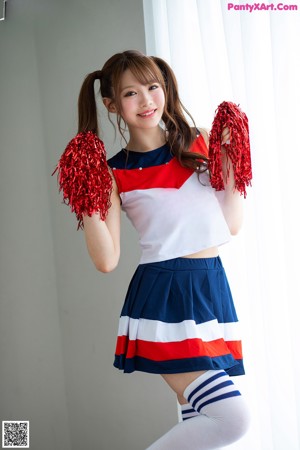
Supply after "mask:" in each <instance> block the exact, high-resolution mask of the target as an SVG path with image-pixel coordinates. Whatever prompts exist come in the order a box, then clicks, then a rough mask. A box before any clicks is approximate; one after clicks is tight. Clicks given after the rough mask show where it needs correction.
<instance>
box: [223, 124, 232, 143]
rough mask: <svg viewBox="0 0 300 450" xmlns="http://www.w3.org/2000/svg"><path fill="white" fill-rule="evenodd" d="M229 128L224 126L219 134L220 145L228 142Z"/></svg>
mask: <svg viewBox="0 0 300 450" xmlns="http://www.w3.org/2000/svg"><path fill="white" fill-rule="evenodd" d="M230 135H231V133H230V129H229V128H228V127H224V128H223V131H222V135H221V145H224V144H227V145H228V144H230Z"/></svg>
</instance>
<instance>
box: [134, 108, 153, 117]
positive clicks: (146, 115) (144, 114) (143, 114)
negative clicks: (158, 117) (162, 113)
mask: <svg viewBox="0 0 300 450" xmlns="http://www.w3.org/2000/svg"><path fill="white" fill-rule="evenodd" d="M155 112H156V109H151V111H146V112H144V113H141V114H138V116H140V117H150V116H153V114H154V113H155Z"/></svg>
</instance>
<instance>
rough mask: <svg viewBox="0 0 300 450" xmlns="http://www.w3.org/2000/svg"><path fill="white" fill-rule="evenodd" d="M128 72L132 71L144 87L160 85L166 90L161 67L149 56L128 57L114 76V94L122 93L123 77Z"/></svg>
mask: <svg viewBox="0 0 300 450" xmlns="http://www.w3.org/2000/svg"><path fill="white" fill-rule="evenodd" d="M126 70H130V72H131V73H132V75H133V76H134V77H135V78H136V79H137V80H138V82H139V83H141V84H143V85H147V84H151V83H159V84H160V85H161V86H162V88H163V89H164V90H165V82H164V78H163V76H162V73H161V71H160V69H159V67H158V66H157V65H156V64H155V62H154V61H153V60H152V59H151V58H149V57H147V56H144V55H142V56H139V57H136V56H135V57H134V58H132V57H128V56H127V57H126V59H124V60H123V61H122V65H120V66H119V67H118V70H116V71H115V73H114V74H113V88H114V92H116V93H117V94H119V93H120V89H121V77H122V75H123V73H124V72H125V71H126Z"/></svg>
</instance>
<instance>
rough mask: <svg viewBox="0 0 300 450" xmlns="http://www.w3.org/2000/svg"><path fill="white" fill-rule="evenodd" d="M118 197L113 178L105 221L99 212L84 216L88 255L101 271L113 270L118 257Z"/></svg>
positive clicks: (119, 208) (119, 209) (119, 210)
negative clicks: (109, 204)
mask: <svg viewBox="0 0 300 450" xmlns="http://www.w3.org/2000/svg"><path fill="white" fill-rule="evenodd" d="M120 212H121V207H120V198H119V195H118V189H117V186H116V182H115V180H114V178H113V190H112V194H111V207H110V208H109V210H108V214H107V218H106V220H105V222H104V221H103V220H101V219H100V218H99V214H93V215H92V216H91V217H89V216H84V218H83V223H84V233H85V240H86V244H87V248H88V252H89V255H90V257H91V259H92V261H93V263H94V264H95V266H96V268H97V270H99V271H100V272H103V273H107V272H111V271H112V270H114V269H115V268H116V267H117V265H118V262H119V258H120Z"/></svg>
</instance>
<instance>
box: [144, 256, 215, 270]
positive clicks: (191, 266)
mask: <svg viewBox="0 0 300 450" xmlns="http://www.w3.org/2000/svg"><path fill="white" fill-rule="evenodd" d="M139 267H141V268H142V267H144V268H146V267H151V268H157V269H160V270H162V269H163V270H201V269H205V270H216V269H222V268H223V265H222V261H221V258H220V256H215V257H212V258H184V257H180V258H174V259H168V260H167V261H159V262H153V263H146V264H140V265H139Z"/></svg>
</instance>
